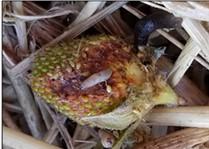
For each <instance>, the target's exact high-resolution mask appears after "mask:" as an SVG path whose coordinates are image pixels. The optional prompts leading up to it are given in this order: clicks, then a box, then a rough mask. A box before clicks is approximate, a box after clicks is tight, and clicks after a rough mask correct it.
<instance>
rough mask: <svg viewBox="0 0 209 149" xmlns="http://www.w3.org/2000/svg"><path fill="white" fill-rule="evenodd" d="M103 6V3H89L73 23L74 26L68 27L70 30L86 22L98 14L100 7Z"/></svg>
mask: <svg viewBox="0 0 209 149" xmlns="http://www.w3.org/2000/svg"><path fill="white" fill-rule="evenodd" d="M101 4H102V1H101V2H100V1H98V2H94V1H92V2H91V1H89V2H87V4H86V5H85V6H84V8H83V9H82V10H81V11H80V13H79V15H78V16H77V17H76V19H75V21H73V23H72V24H70V25H69V26H68V28H71V27H72V26H74V25H76V24H78V23H79V22H81V21H84V20H85V19H87V18H89V17H90V16H91V15H92V14H94V13H95V12H96V10H97V9H98V7H99V6H100V5H101Z"/></svg>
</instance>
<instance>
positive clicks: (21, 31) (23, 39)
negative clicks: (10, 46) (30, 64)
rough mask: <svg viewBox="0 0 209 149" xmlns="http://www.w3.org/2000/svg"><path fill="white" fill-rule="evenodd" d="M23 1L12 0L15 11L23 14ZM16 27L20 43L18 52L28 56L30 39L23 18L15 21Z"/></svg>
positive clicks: (20, 54) (21, 55)
mask: <svg viewBox="0 0 209 149" xmlns="http://www.w3.org/2000/svg"><path fill="white" fill-rule="evenodd" d="M22 3H23V2H12V5H13V10H14V13H16V14H23V4H22ZM15 29H16V34H17V39H18V45H19V50H20V52H19V53H18V54H19V56H20V57H21V58H23V57H25V56H27V54H28V39H27V31H26V30H27V29H26V24H25V22H23V21H21V20H16V21H15Z"/></svg>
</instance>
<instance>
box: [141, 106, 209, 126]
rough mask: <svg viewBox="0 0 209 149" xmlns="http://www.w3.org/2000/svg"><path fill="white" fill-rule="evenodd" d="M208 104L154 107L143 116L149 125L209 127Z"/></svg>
mask: <svg viewBox="0 0 209 149" xmlns="http://www.w3.org/2000/svg"><path fill="white" fill-rule="evenodd" d="M208 117H209V106H192V107H177V108H155V109H153V110H152V112H151V113H150V114H148V115H147V117H146V118H145V119H146V120H147V122H148V124H149V125H160V126H182V127H198V128H209V118H208Z"/></svg>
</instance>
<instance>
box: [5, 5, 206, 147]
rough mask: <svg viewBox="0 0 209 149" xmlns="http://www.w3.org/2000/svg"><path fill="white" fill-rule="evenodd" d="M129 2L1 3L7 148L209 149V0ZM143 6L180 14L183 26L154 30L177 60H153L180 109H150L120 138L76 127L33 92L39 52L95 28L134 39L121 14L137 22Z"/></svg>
mask: <svg viewBox="0 0 209 149" xmlns="http://www.w3.org/2000/svg"><path fill="white" fill-rule="evenodd" d="M132 3H133V2H125V1H124V2H105V1H101V2H99V1H98V2H70V1H69V2H6V1H5V2H3V5H2V9H3V50H2V53H3V145H4V147H5V148H6V147H10V148H45V149H47V148H67V149H84V148H85V149H90V148H102V146H106V147H107V146H109V147H112V146H113V144H114V145H115V144H116V146H114V147H115V148H119V146H120V147H121V148H136V149H142V148H143V149H145V148H149V149H156V148H166V149H167V148H169V149H174V148H175V149H182V148H188V149H189V148H192V149H206V148H209V96H208V94H209V93H208V91H207V89H208V86H207V85H208V84H207V83H208V82H209V81H208V78H209V77H208V76H209V73H208V70H209V42H208V41H209V3H208V2H145V1H143V2H136V4H137V5H135V4H132ZM144 7H146V8H147V9H148V8H149V9H154V8H156V9H155V10H157V9H160V10H163V11H166V12H169V13H172V14H174V15H175V16H177V17H181V18H182V19H183V21H182V28H180V29H176V30H166V29H159V30H157V31H156V32H155V33H154V34H155V38H157V39H158V38H162V37H163V39H164V41H165V40H166V41H169V45H171V46H173V49H174V50H173V51H175V49H177V51H178V50H181V52H177V53H175V52H174V57H175V59H172V58H171V57H172V56H171V55H170V57H169V53H168V54H167V55H166V54H165V55H163V56H161V58H160V59H159V60H158V62H157V67H158V68H159V70H160V71H161V72H162V74H164V75H165V78H166V79H167V82H168V83H169V84H170V85H171V86H172V87H173V88H174V90H175V91H176V93H177V94H178V96H179V101H180V103H179V106H177V107H173V108H169V107H157V108H154V109H153V110H152V112H150V113H149V114H148V115H147V116H146V117H145V118H144V121H143V122H142V123H141V124H140V125H138V126H137V128H136V129H134V130H127V134H128V136H129V137H128V138H125V139H118V138H117V131H113V132H109V131H107V130H98V129H96V128H90V127H88V126H80V125H78V124H76V123H75V122H73V121H71V120H69V119H68V118H66V117H65V116H63V115H61V114H59V113H57V112H56V111H53V110H52V109H51V108H50V106H49V105H47V104H46V103H44V102H43V101H42V100H40V97H38V96H36V95H35V96H34V94H33V92H32V91H31V88H30V86H29V84H27V83H28V75H29V74H30V71H31V64H32V62H33V60H34V57H35V55H36V54H37V53H39V52H40V51H42V50H43V49H44V48H46V47H48V46H51V45H55V44H57V43H58V42H60V41H63V40H65V39H68V40H70V39H73V38H76V37H79V36H82V35H86V34H91V33H92V32H97V33H106V34H112V35H117V36H120V37H121V38H124V39H125V40H129V41H132V40H133V34H134V30H133V28H132V27H131V26H130V25H128V24H129V22H127V20H126V19H124V18H126V17H124V16H123V15H122V14H123V13H124V14H128V16H132V17H135V19H141V18H143V17H144V16H145V15H149V14H146V11H144V12H143V11H142V10H144ZM173 32H175V34H178V36H175V34H173ZM153 38H154V37H153ZM180 39H181V40H180ZM171 53H172V52H171ZM171 53H170V54H171ZM189 78H190V79H189ZM130 132H131V134H130ZM25 134H27V135H25ZM34 138H36V139H38V140H39V141H38V140H35V139H34Z"/></svg>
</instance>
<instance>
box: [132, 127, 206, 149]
mask: <svg viewBox="0 0 209 149" xmlns="http://www.w3.org/2000/svg"><path fill="white" fill-rule="evenodd" d="M208 140H209V129H206V128H188V129H184V130H181V131H177V132H174V133H171V134H169V135H166V136H164V137H160V138H157V139H154V140H153V141H150V142H147V143H145V144H142V145H136V146H135V147H134V149H156V148H166V149H183V148H187V149H189V148H192V147H193V146H195V145H197V144H200V143H204V142H206V141H208Z"/></svg>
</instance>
